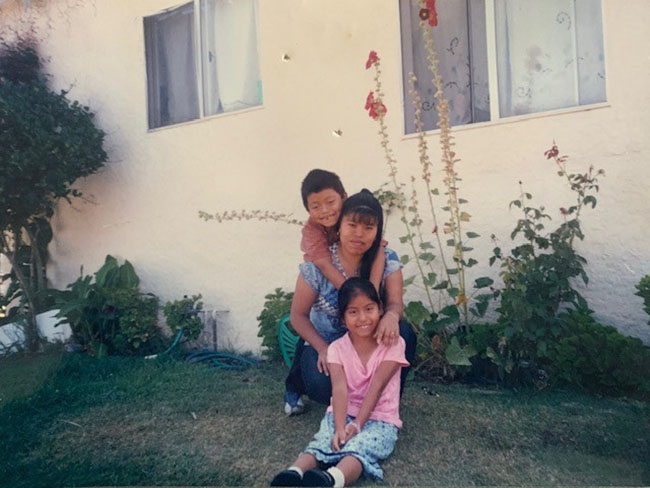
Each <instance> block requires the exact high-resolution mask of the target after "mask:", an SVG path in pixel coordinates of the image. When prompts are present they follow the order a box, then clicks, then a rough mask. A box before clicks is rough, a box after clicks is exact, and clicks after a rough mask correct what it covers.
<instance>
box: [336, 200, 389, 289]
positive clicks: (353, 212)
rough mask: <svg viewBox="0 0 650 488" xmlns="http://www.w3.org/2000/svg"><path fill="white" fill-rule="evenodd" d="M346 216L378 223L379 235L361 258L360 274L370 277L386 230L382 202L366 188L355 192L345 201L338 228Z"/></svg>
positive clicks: (357, 220) (363, 222)
mask: <svg viewBox="0 0 650 488" xmlns="http://www.w3.org/2000/svg"><path fill="white" fill-rule="evenodd" d="M345 216H351V217H352V218H353V219H354V221H355V222H361V223H362V224H370V225H373V224H376V225H377V236H376V237H375V240H374V241H373V243H372V246H370V249H368V250H367V251H366V252H365V253H364V254H363V257H362V258H361V269H360V276H361V278H365V279H370V268H372V262H373V261H374V259H375V256H376V255H377V250H378V249H379V246H380V245H381V236H382V234H383V231H384V212H383V210H382V208H381V204H380V203H379V200H377V199H376V198H375V196H374V195H373V194H372V193H371V192H370V190H367V189H366V188H364V189H363V190H361V191H360V192H359V193H355V194H354V195H352V196H351V197H349V198H348V199H347V200H346V201H345V202H343V207H342V208H341V215H340V216H339V221H338V223H337V224H336V228H337V229H338V228H340V226H341V221H342V220H343V217H345Z"/></svg>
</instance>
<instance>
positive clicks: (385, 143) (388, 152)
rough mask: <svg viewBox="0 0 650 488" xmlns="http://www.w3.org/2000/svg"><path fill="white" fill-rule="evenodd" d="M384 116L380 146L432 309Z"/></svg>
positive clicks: (377, 76)
mask: <svg viewBox="0 0 650 488" xmlns="http://www.w3.org/2000/svg"><path fill="white" fill-rule="evenodd" d="M374 66H375V91H376V93H377V99H378V100H379V101H381V100H382V99H383V98H384V94H383V92H382V91H381V80H380V76H381V68H380V66H379V61H377V62H375V64H374ZM384 117H385V113H381V114H380V115H379V135H380V136H381V146H382V147H383V148H384V154H385V157H386V162H387V163H388V167H389V169H390V172H389V174H390V177H391V180H392V181H393V185H394V186H395V192H396V193H397V195H398V202H397V207H398V208H399V209H400V212H401V213H402V222H404V226H405V227H406V232H407V235H408V241H409V244H410V245H411V251H412V252H413V257H414V258H415V263H416V265H417V267H418V271H419V272H420V278H421V279H422V284H423V285H424V290H425V292H426V294H427V299H428V301H429V306H430V307H431V310H434V306H433V298H432V297H431V292H430V291H429V287H428V286H427V285H426V282H425V275H424V270H423V269H422V264H421V263H420V258H419V255H418V252H417V250H416V249H415V244H414V243H413V232H412V231H411V227H410V226H409V223H408V219H407V216H406V209H405V208H404V201H405V199H406V198H405V196H404V191H403V190H402V188H401V187H400V185H399V183H398V182H397V160H396V159H395V156H394V155H393V151H392V149H391V148H390V145H389V140H388V128H387V127H386V122H385V120H384Z"/></svg>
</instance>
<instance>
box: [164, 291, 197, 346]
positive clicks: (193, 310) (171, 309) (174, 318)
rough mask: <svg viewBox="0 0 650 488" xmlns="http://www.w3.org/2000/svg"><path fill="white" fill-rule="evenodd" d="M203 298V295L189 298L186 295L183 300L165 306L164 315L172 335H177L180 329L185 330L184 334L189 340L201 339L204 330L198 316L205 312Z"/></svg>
mask: <svg viewBox="0 0 650 488" xmlns="http://www.w3.org/2000/svg"><path fill="white" fill-rule="evenodd" d="M201 298H202V297H201V295H192V296H191V297H189V298H188V297H187V295H185V296H184V297H183V298H182V299H181V300H174V301H173V302H167V303H166V304H165V307H164V308H163V313H164V314H165V319H167V325H168V326H169V328H170V329H171V331H172V333H174V334H175V333H176V332H177V331H178V330H179V329H183V334H184V335H185V337H187V338H188V339H196V338H197V337H199V335H200V334H201V330H202V329H203V323H202V322H201V319H200V317H199V315H198V314H199V313H200V312H201V310H203V302H202V301H201Z"/></svg>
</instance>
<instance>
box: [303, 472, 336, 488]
mask: <svg viewBox="0 0 650 488" xmlns="http://www.w3.org/2000/svg"><path fill="white" fill-rule="evenodd" d="M302 486H334V477H333V476H332V475H331V474H329V473H328V472H327V471H323V470H322V469H310V470H309V471H307V472H306V473H305V476H303V477H302Z"/></svg>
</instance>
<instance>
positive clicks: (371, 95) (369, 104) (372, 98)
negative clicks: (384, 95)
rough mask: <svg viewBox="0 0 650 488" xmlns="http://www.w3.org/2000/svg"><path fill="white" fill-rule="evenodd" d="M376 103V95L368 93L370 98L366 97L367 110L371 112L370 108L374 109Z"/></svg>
mask: <svg viewBox="0 0 650 488" xmlns="http://www.w3.org/2000/svg"><path fill="white" fill-rule="evenodd" d="M373 103H375V94H374V93H373V92H370V93H368V96H367V97H366V108H365V109H366V110H370V107H372V104H373Z"/></svg>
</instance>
